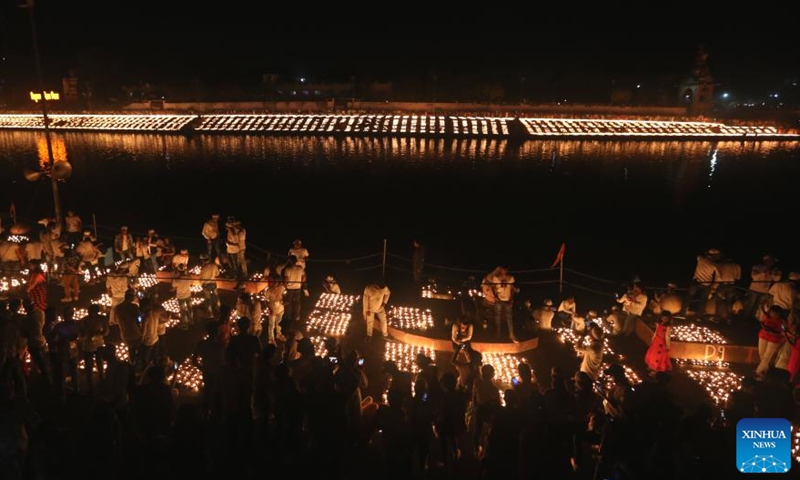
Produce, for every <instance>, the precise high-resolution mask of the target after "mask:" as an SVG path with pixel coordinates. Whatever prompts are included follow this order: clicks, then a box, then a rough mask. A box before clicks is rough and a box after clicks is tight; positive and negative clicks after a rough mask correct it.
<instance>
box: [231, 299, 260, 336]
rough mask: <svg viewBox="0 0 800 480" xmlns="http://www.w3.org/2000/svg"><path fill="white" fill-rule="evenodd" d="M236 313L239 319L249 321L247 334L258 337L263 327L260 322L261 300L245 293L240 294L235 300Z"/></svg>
mask: <svg viewBox="0 0 800 480" xmlns="http://www.w3.org/2000/svg"><path fill="white" fill-rule="evenodd" d="M236 312H238V314H239V316H240V317H247V318H249V319H250V326H249V327H248V328H247V333H249V334H250V335H253V336H254V337H260V336H261V331H262V325H263V323H262V321H261V300H258V299H255V298H253V297H251V296H250V294H249V293H247V292H242V293H240V294H239V298H238V299H237V300H236Z"/></svg>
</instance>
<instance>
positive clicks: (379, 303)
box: [364, 285, 391, 317]
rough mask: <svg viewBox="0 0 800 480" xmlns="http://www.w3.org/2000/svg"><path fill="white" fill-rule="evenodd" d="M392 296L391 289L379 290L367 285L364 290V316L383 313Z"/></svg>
mask: <svg viewBox="0 0 800 480" xmlns="http://www.w3.org/2000/svg"><path fill="white" fill-rule="evenodd" d="M390 296H391V291H390V290H389V287H383V288H377V287H376V286H374V285H367V288H365V289H364V316H365V317H366V316H367V312H370V313H376V312H382V311H383V310H384V307H385V306H386V304H387V303H388V302H389V297H390Z"/></svg>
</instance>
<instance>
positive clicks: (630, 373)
mask: <svg viewBox="0 0 800 480" xmlns="http://www.w3.org/2000/svg"><path fill="white" fill-rule="evenodd" d="M610 365H611V364H609V363H606V362H603V365H602V367H601V370H600V371H604V370H605V369H607V368H608V367H609V366H610ZM622 368H623V369H625V378H627V379H628V382H630V384H631V385H636V384H637V383H641V381H642V378H641V377H640V376H639V374H637V373H636V371H635V370H634V369H632V368H631V367H629V366H627V365H622ZM598 380H600V378H598ZM602 385H603V388H604V389H605V391H606V392H611V390H612V389H613V388H614V380H613V379H612V378H611V377H609V376H608V375H604V376H603V377H602Z"/></svg>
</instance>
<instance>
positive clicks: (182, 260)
mask: <svg viewBox="0 0 800 480" xmlns="http://www.w3.org/2000/svg"><path fill="white" fill-rule="evenodd" d="M180 264H183V265H186V267H187V269H188V267H189V255H188V254H186V255H183V254H181V253H176V254H175V256H173V257H172V266H173V267H175V268H178V265H180Z"/></svg>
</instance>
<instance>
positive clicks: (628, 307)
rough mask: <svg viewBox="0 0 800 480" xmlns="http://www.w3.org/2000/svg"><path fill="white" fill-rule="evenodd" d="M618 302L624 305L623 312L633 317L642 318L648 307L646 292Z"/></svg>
mask: <svg viewBox="0 0 800 480" xmlns="http://www.w3.org/2000/svg"><path fill="white" fill-rule="evenodd" d="M617 302H619V303H621V304H622V311H623V312H627V313H630V314H631V315H637V316H642V312H644V309H645V307H646V306H647V295H645V294H644V292H639V293H636V294H629V295H625V296H623V297H622V298H620V299H619V300H617Z"/></svg>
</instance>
